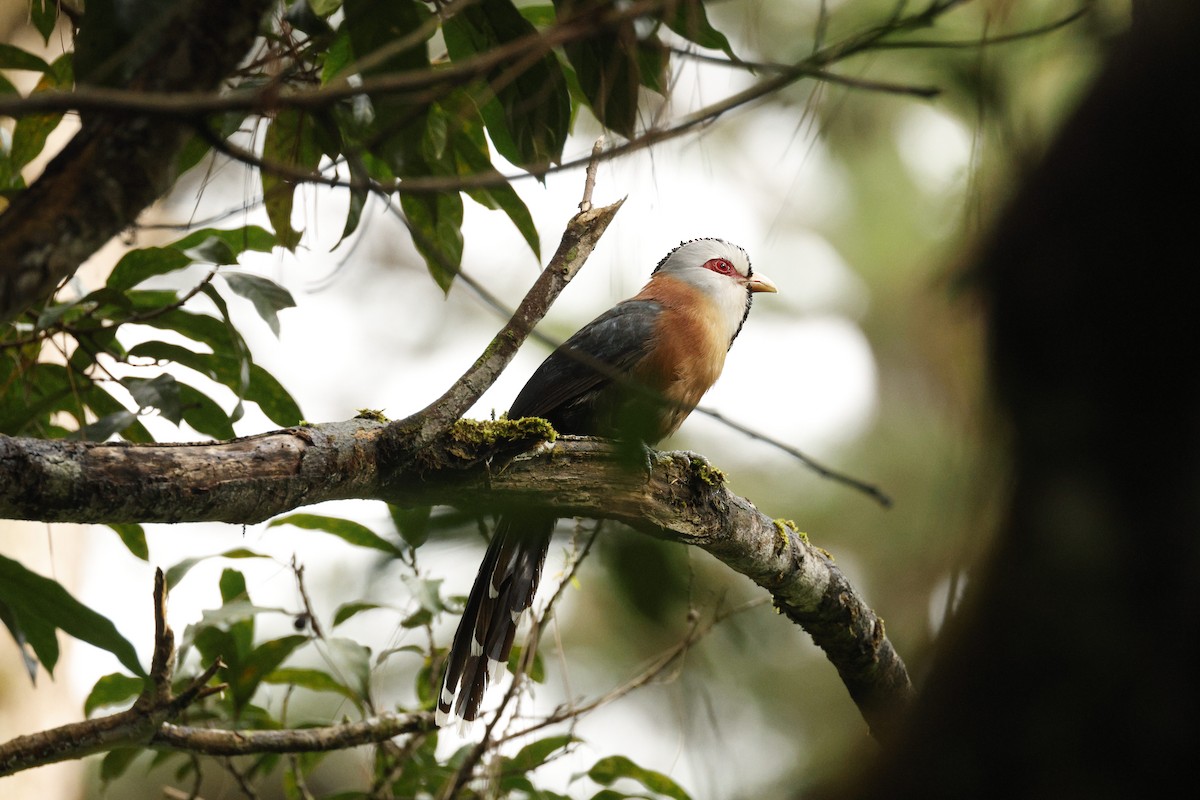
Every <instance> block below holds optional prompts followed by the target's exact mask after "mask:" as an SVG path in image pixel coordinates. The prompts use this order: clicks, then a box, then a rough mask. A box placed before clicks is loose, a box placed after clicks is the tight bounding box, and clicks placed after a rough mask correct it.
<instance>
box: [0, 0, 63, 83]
mask: <svg viewBox="0 0 1200 800" xmlns="http://www.w3.org/2000/svg"><path fill="white" fill-rule="evenodd" d="M34 4H35V5H36V4H37V0H34ZM51 5H54V3H51ZM0 69H24V70H29V71H30V72H49V71H50V65H49V64H48V63H46V61H44V60H43V59H41V58H38V57H37V56H35V55H34V54H33V53H29V52H26V51H25V50H22V49H21V48H19V47H16V46H15V45H11V44H0Z"/></svg>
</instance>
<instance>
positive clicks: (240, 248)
mask: <svg viewBox="0 0 1200 800" xmlns="http://www.w3.org/2000/svg"><path fill="white" fill-rule="evenodd" d="M212 238H217V239H220V240H221V241H222V242H224V243H225V244H226V245H227V246H228V247H229V249H230V250H232V251H233V255H234V256H240V255H241V254H242V253H244V252H246V251H247V250H254V251H257V252H260V253H269V252H271V251H272V250H274V249H275V234H273V233H271V232H270V231H268V230H267V229H266V228H262V227H259V226H258V225H244V226H242V227H241V228H229V229H222V228H201V229H200V230H197V231H192V232H191V233H189V234H188V235H187V236H185V237H183V238H182V239H179V240H178V241H176V242H172V243H171V244H170V245H168V246H169V247H172V248H174V249H176V250H178V251H179V252H181V253H183V252H187V251H188V250H192V249H193V248H196V247H199V246H201V245H202V244H203V243H204V242H205V241H207V240H208V239H212ZM229 263H230V264H232V263H235V262H233V261H230V262H229Z"/></svg>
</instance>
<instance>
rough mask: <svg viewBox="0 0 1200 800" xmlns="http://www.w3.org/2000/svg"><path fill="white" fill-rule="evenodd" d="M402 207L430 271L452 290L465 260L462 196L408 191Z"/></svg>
mask: <svg viewBox="0 0 1200 800" xmlns="http://www.w3.org/2000/svg"><path fill="white" fill-rule="evenodd" d="M400 207H401V208H402V209H404V216H405V217H406V218H407V219H408V224H409V232H410V233H411V234H412V237H413V244H414V245H415V246H416V248H417V252H419V253H420V254H421V256H422V257H423V258H424V259H425V265H426V266H427V267H428V268H429V273H430V274H431V275H432V276H433V279H434V280H435V281H436V282H437V285H438V286H440V287H442V291H444V292H448V291H450V285H451V284H452V283H454V276H455V275H457V274H458V270H459V267H460V266H461V264H462V250H463V238H462V218H463V204H462V198H461V197H460V196H459V195H458V194H457V193H455V194H445V193H443V194H404V195H401V196H400Z"/></svg>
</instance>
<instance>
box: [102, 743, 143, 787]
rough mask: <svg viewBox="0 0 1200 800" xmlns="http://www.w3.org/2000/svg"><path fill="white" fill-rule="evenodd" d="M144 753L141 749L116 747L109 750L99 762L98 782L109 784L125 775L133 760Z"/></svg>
mask: <svg viewBox="0 0 1200 800" xmlns="http://www.w3.org/2000/svg"><path fill="white" fill-rule="evenodd" d="M144 752H146V751H145V749H144V748H141V747H118V748H116V749H115V750H109V751H108V752H107V753H105V754H104V758H103V759H102V760H101V761H100V780H101V781H102V782H104V783H106V784H107V783H109V782H110V781H114V780H116V779H117V778H119V777H121V776H122V775H124V774H125V771H126V770H127V769H129V766H130V765H131V764H132V763H133V762H134V760H135V759H136V758H137V757H138V756H139V755H141V754H142V753H144Z"/></svg>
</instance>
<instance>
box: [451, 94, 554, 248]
mask: <svg viewBox="0 0 1200 800" xmlns="http://www.w3.org/2000/svg"><path fill="white" fill-rule="evenodd" d="M453 114H454V119H453V122H452V123H451V126H450V129H451V131H452V132H451V134H450V142H449V143H450V148H451V150H452V151H453V154H454V166H455V170H454V172H455V173H456V174H458V175H491V176H494V177H500V173H499V172H498V171H497V170H496V168H495V167H493V166H492V161H491V156H490V154H489V153H488V145H487V137H486V136H484V133H483V125H482V121H481V120H480V119H479V117H478V116H477V115H476V114H475V112H474V108H473V106H470V105H468V104H467V103H458V104H457V105H456V107H455V108H454V110H453ZM467 194H468V196H469V197H470V198H471V199H472V200H474V201H475V202H477V203H479V204H480V205H482V206H483V207H485V208H491V209H497V208H498V209H500V210H502V211H503V212H504V213H505V214H507V215H508V218H509V219H510V220H512V223H513V225H515V226H516V228H517V231H518V232H519V233H520V234H521V236H522V237H524V239H525V242H526V244H528V245H529V249H530V250H532V251H533V254H534V255H535V256H536V257H537V258H538V259H539V260H540V259H541V257H542V255H541V241H540V240H539V238H538V232H537V227H536V226H535V225H534V222H533V215H531V214H530V213H529V209H528V208H527V207H526V205H525V202H524V201H523V200H522V199H521V197H520V195H518V194H517V192H516V190H515V189H513V187H512V186H511V185H510V184H508V183H500V184H497V185H495V186H489V187H486V188H481V189H472V190H470V191H468V192H467Z"/></svg>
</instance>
